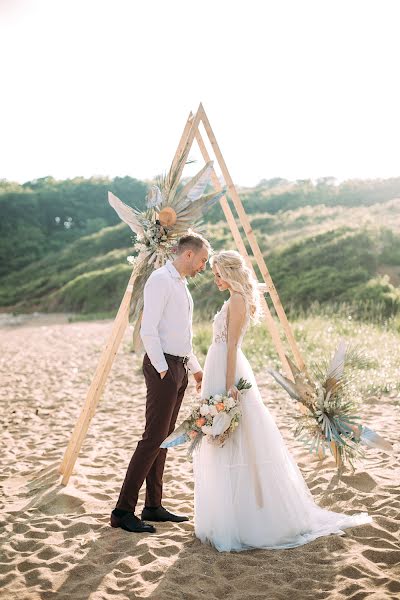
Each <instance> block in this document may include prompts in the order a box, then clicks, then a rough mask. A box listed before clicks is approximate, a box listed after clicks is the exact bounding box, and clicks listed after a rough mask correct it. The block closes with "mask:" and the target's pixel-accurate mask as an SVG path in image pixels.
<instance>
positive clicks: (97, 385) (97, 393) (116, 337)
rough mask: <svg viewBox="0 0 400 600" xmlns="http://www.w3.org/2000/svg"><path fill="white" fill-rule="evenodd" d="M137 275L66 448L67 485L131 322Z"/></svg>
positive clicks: (120, 308)
mask: <svg viewBox="0 0 400 600" xmlns="http://www.w3.org/2000/svg"><path fill="white" fill-rule="evenodd" d="M135 279H136V274H135V273H134V272H132V274H131V277H130V279H129V282H128V285H127V287H126V290H125V294H124V296H123V298H122V302H121V304H120V307H119V310H118V313H117V316H116V318H115V321H114V324H113V327H112V330H111V333H110V335H109V338H108V341H107V343H106V345H105V346H104V349H103V351H102V353H101V355H100V358H99V361H98V363H97V367H96V371H95V374H94V377H93V379H92V382H91V384H90V387H89V390H88V393H87V395H86V399H85V401H84V404H83V407H82V410H81V413H80V415H79V418H78V421H77V423H76V425H75V428H74V430H73V432H72V435H71V439H70V441H69V444H68V447H67V449H66V451H65V454H64V458H63V461H62V463H61V465H60V469H59V470H60V472H61V473H63V475H64V476H63V479H62V483H63V485H67V483H68V480H69V478H70V476H71V473H72V470H73V468H74V465H75V462H76V459H77V457H78V454H79V452H80V449H81V447H82V444H83V441H84V439H85V436H86V433H87V430H88V428H89V424H90V421H91V420H92V418H93V415H94V413H95V411H96V407H97V405H98V403H99V400H100V397H101V395H102V393H103V390H104V386H105V383H106V380H107V377H108V374H109V372H110V370H111V367H112V364H113V362H114V358H115V355H116V353H117V351H118V348H119V345H120V343H121V339H122V337H123V335H124V332H125V329H126V327H127V325H128V319H129V306H130V300H131V297H132V291H133V285H134V282H135Z"/></svg>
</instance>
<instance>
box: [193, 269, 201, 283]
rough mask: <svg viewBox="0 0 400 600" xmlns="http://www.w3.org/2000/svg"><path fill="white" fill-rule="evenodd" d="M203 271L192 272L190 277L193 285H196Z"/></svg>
mask: <svg viewBox="0 0 400 600" xmlns="http://www.w3.org/2000/svg"><path fill="white" fill-rule="evenodd" d="M203 273H204V271H194V274H193V275H190V277H191V279H193V280H194V283H196V281H198V280H199V279H200V278H201V276H202V275H203Z"/></svg>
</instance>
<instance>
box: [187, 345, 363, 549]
mask: <svg viewBox="0 0 400 600" xmlns="http://www.w3.org/2000/svg"><path fill="white" fill-rule="evenodd" d="M226 354H227V348H226V344H223V343H213V344H212V345H211V347H210V349H209V352H208V354H207V358H206V363H205V367H204V376H203V384H202V397H203V398H206V397H209V396H211V395H215V394H217V393H220V394H221V393H224V392H225V377H226V358H227V356H226ZM240 377H243V378H245V379H247V381H249V382H250V383H251V384H252V388H251V389H250V390H248V391H247V392H246V394H245V396H244V398H243V400H242V406H241V409H242V417H241V421H240V424H239V427H238V428H237V429H236V431H235V432H234V433H233V434H232V436H231V437H230V438H229V439H228V440H227V442H226V443H225V445H224V446H223V447H218V446H214V445H213V444H211V443H209V442H208V441H207V440H206V439H203V441H202V443H201V446H200V448H199V449H198V450H197V451H196V452H195V455H194V457H193V467H194V480H195V534H196V536H197V537H198V538H199V539H200V540H201V541H202V542H205V543H210V544H212V545H213V546H214V547H215V548H216V549H217V550H219V551H221V552H222V551H228V552H229V551H240V550H246V549H250V548H271V549H272V548H293V547H295V546H300V545H302V544H306V543H307V542H310V541H312V540H314V539H316V538H318V537H320V536H324V535H329V534H331V533H336V534H342V533H343V529H345V528H348V527H354V526H356V525H361V524H363V523H368V522H370V521H371V520H372V519H371V517H369V516H368V514H367V513H360V514H356V515H344V514H340V513H335V512H331V511H328V510H325V509H322V508H320V507H319V506H317V505H316V504H315V502H314V500H313V497H312V495H311V492H310V491H309V489H308V487H307V485H306V483H305V481H304V479H303V476H302V474H301V472H300V470H299V468H298V466H297V464H296V463H295V461H294V460H293V458H292V456H291V455H290V453H289V452H288V450H287V448H286V445H285V442H284V440H283V438H282V436H281V434H280V432H279V429H278V428H277V426H276V424H275V421H274V419H273V418H272V416H271V414H270V412H269V410H268V409H267V408H266V406H265V405H264V404H263V402H262V399H261V397H260V393H259V390H258V387H257V383H256V381H255V378H254V375H253V371H252V369H251V366H250V364H249V362H248V361H247V359H246V357H245V356H244V354H243V352H242V351H241V350H238V355H237V368H236V381H238V380H239V378H240Z"/></svg>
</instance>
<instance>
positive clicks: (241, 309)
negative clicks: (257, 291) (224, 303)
mask: <svg viewBox="0 0 400 600" xmlns="http://www.w3.org/2000/svg"><path fill="white" fill-rule="evenodd" d="M229 305H230V306H229V308H230V310H233V311H235V313H239V314H240V313H243V314H244V313H245V312H246V302H245V299H244V298H243V295H242V294H240V293H239V292H233V293H232V295H231V298H230V301H229Z"/></svg>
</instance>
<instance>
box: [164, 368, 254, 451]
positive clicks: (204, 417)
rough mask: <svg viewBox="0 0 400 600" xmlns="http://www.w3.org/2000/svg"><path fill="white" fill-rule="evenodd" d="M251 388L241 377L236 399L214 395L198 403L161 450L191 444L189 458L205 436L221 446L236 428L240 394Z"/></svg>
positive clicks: (239, 412) (239, 413)
mask: <svg viewBox="0 0 400 600" xmlns="http://www.w3.org/2000/svg"><path fill="white" fill-rule="evenodd" d="M250 388H251V383H249V382H248V381H246V380H245V379H243V378H241V379H239V382H238V384H237V385H236V389H237V390H238V394H237V397H236V398H233V397H232V396H228V395H227V394H216V395H215V396H210V397H209V398H205V399H203V400H201V402H200V404H198V405H197V406H195V407H194V408H193V409H192V412H191V414H190V416H189V417H188V418H187V419H185V421H183V423H181V424H180V425H179V427H177V428H176V429H175V431H174V432H173V433H171V435H170V436H168V437H167V438H166V439H165V440H164V441H163V443H162V444H161V446H160V448H171V447H172V446H179V445H180V444H185V443H186V442H190V446H189V449H188V455H189V456H192V454H193V451H194V450H195V448H197V447H198V446H199V445H200V443H201V441H202V439H203V437H204V436H206V437H207V440H208V441H209V442H210V443H212V444H215V445H217V446H223V445H224V444H225V442H226V440H227V439H228V438H229V437H230V435H231V434H232V433H233V432H234V431H235V429H236V427H237V426H238V425H239V422H240V416H241V411H240V399H241V396H242V393H243V392H244V391H245V390H248V389H250Z"/></svg>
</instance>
